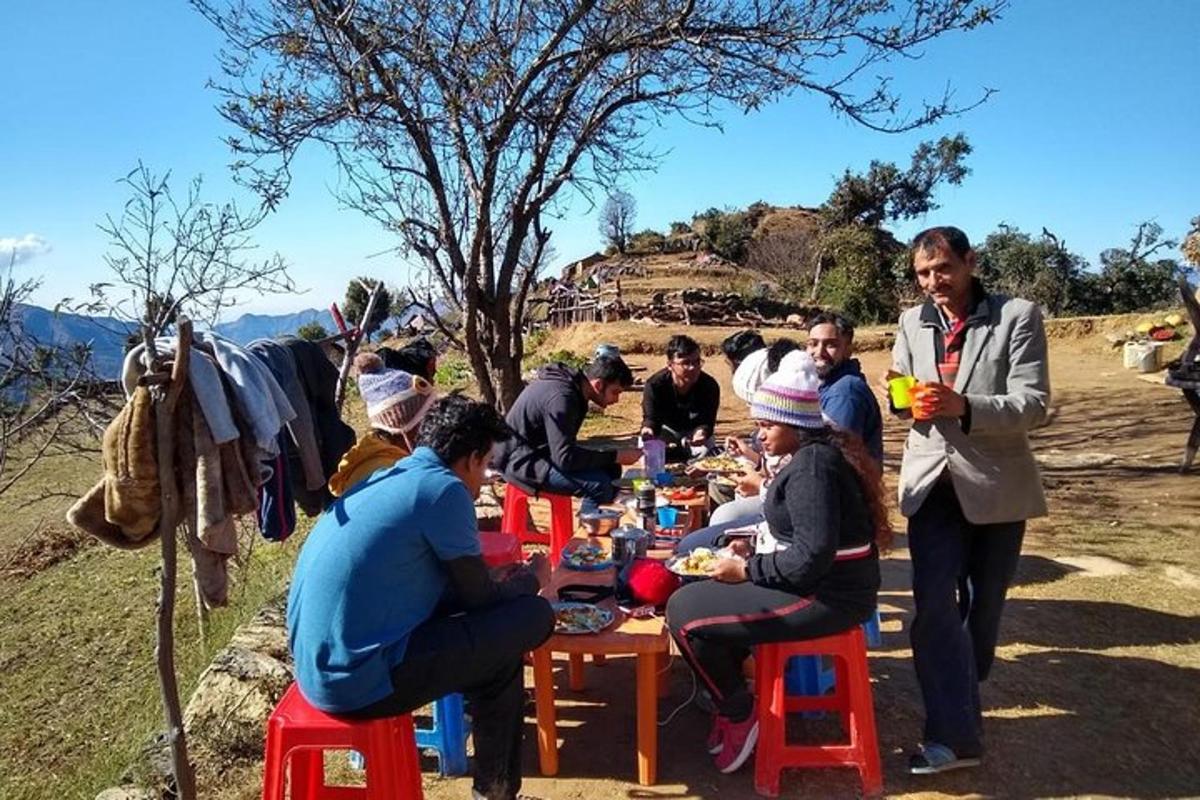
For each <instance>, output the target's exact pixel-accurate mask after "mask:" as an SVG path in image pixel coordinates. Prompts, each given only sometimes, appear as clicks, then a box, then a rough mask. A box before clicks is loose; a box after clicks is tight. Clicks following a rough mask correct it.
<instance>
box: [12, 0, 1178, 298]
mask: <svg viewBox="0 0 1200 800" xmlns="http://www.w3.org/2000/svg"><path fill="white" fill-rule="evenodd" d="M2 19H3V21H4V29H5V45H4V47H3V48H0V97H3V98H4V99H5V108H6V111H7V113H6V114H5V118H6V120H7V122H6V123H5V124H4V125H2V126H0V172H2V174H3V176H4V189H3V191H2V192H0V252H5V251H8V250H11V249H12V248H14V247H15V248H16V250H17V252H18V253H19V260H20V265H19V267H18V271H19V274H20V275H22V276H30V277H34V276H40V277H41V278H42V280H43V287H42V289H41V290H40V292H39V294H38V297H37V299H38V300H39V301H40V302H42V303H43V304H46V305H51V304H53V303H54V302H56V301H57V300H58V299H60V298H62V297H64V296H76V297H78V296H80V295H81V294H82V293H83V292H84V291H85V287H86V285H87V284H88V283H90V282H94V281H102V280H106V279H107V277H108V273H107V272H106V268H105V267H104V265H103V262H102V257H103V255H104V253H105V252H106V249H107V245H106V241H105V237H104V235H103V234H102V233H101V232H100V231H99V230H97V228H96V223H97V222H99V221H101V220H102V219H103V218H104V216H105V214H113V215H117V214H119V212H120V209H121V206H122V204H123V203H124V202H125V200H126V199H127V196H128V193H127V191H126V190H125V188H124V187H122V186H120V185H118V183H117V180H118V179H119V178H120V177H121V176H123V175H124V174H125V173H127V172H128V171H129V170H130V169H132V168H133V167H134V165H135V164H136V163H137V161H138V160H139V159H140V160H142V161H143V162H144V163H146V164H147V165H148V166H149V167H151V168H152V169H155V170H158V171H164V170H167V169H169V170H171V171H172V173H173V175H174V177H175V181H174V182H175V184H176V187H177V190H180V191H182V189H183V188H184V185H185V183H186V181H187V180H188V179H189V178H190V177H192V176H194V175H197V174H203V176H204V178H205V187H206V189H205V196H206V197H207V198H209V199H212V200H225V199H229V198H235V199H239V200H240V201H242V202H245V203H247V204H249V203H252V202H253V198H250V197H248V196H246V195H245V194H244V193H241V192H240V191H239V190H238V189H237V187H235V186H234V185H233V183H232V181H231V180H230V178H229V175H228V170H227V168H226V165H227V163H228V162H229V160H230V159H229V154H228V152H227V151H226V149H225V146H224V145H223V144H222V143H221V141H220V139H221V137H222V136H223V135H225V134H228V133H230V132H231V131H230V130H229V129H228V127H227V126H226V125H225V123H224V122H223V121H222V120H221V119H220V118H219V116H218V115H217V113H216V112H215V110H214V109H213V106H214V105H215V104H216V103H217V97H216V94H215V93H214V92H213V91H212V90H210V89H207V88H206V85H205V84H206V81H207V80H208V79H209V78H210V77H213V76H216V74H217V64H216V52H217V50H218V48H219V45H220V40H219V36H218V35H217V33H216V32H215V31H214V30H212V29H211V28H210V27H209V26H208V25H207V24H206V23H205V22H204V20H203V19H201V18H200V17H199V15H197V14H196V13H195V12H194V11H192V9H191V8H190V6H188V5H187V4H186V3H185V2H183V1H182V0H136V1H135V0H110V2H100V0H91V1H89V2H85V1H84V0H73V1H72V0H62V2H58V3H53V4H36V3H22V4H18V5H15V6H10V7H9V8H8V9H6V10H5V11H4V12H3V17H2ZM1197 41H1200V2H1193V0H1144V1H1143V2H1136V3H1132V2H1123V1H1122V0H1055V1H1053V2H1052V1H1051V0H1036V1H1035V0H1026V1H1025V2H1022V1H1021V0H1015V2H1014V3H1013V7H1012V8H1010V9H1009V10H1008V12H1006V14H1005V17H1004V19H1002V20H1001V21H1000V22H999V23H998V24H996V25H993V26H990V27H988V28H985V29H982V30H980V31H976V32H973V33H970V34H965V35H959V36H954V37H950V38H946V39H944V40H941V41H937V42H934V43H932V44H931V45H930V46H929V47H928V48H927V49H926V51H925V54H924V57H923V58H922V59H920V60H918V61H908V62H904V63H902V64H898V65H896V67H895V69H894V70H893V72H892V74H893V75H894V76H895V82H896V86H897V87H898V88H899V89H900V90H901V91H902V93H903V94H904V95H905V96H906V97H908V98H910V99H912V100H913V101H917V100H919V99H920V98H921V97H932V96H936V95H938V94H940V92H941V90H942V88H943V86H944V85H945V84H946V82H947V81H949V82H950V84H951V85H952V86H953V88H954V89H955V91H956V92H957V95H958V97H959V98H960V99H962V100H963V101H964V102H965V101H969V100H971V99H972V98H974V97H975V96H977V94H978V93H979V92H980V90H981V89H982V88H983V87H990V88H993V89H995V90H997V94H996V95H995V96H994V97H993V98H992V99H991V100H990V101H989V102H988V103H986V104H985V105H984V106H982V107H980V108H978V109H976V110H974V111H972V112H970V113H968V114H967V115H965V116H963V117H960V118H957V119H953V120H950V121H948V122H946V123H945V124H943V125H939V126H936V127H934V128H928V129H924V130H921V131H917V132H913V133H907V134H901V135H886V134H879V133H873V132H870V131H866V130H863V129H861V128H859V127H856V126H854V125H853V124H851V123H850V122H848V121H846V120H842V119H838V118H836V117H834V116H832V115H831V113H830V112H829V111H828V109H827V108H826V107H825V105H824V104H823V103H822V102H821V101H819V100H817V99H816V98H813V97H811V96H803V95H797V96H794V97H791V98H786V99H784V100H782V101H780V102H778V103H776V104H774V105H772V106H770V107H768V108H766V109H765V110H763V111H760V112H758V113H755V114H751V115H743V114H741V113H740V112H736V111H730V112H729V113H727V114H725V115H724V131H723V132H720V131H713V130H706V129H700V128H696V127H694V126H691V125H688V124H686V123H683V122H678V121H672V122H670V123H669V124H667V125H665V126H663V127H662V128H658V129H656V130H654V131H652V132H651V134H650V143H651V145H652V146H654V147H655V148H657V149H659V150H662V151H665V155H664V157H663V159H662V161H661V163H660V165H659V168H658V170H657V171H656V172H654V173H652V174H649V175H641V176H637V177H636V178H634V179H631V180H630V181H629V182H628V188H629V190H630V191H631V192H632V193H633V195H634V197H635V198H636V200H637V202H638V218H637V227H638V228H642V227H655V228H659V229H665V228H666V226H667V225H668V224H669V223H670V222H671V221H672V220H678V219H682V220H686V219H690V217H691V215H692V214H693V213H695V212H697V211H702V210H704V209H706V208H708V207H710V206H719V207H724V206H744V205H746V204H748V203H750V202H753V201H755V200H766V201H768V202H771V203H776V204H780V205H795V204H805V205H816V204H818V203H820V202H821V201H822V200H823V199H824V198H825V197H826V196H827V195H828V193H829V190H830V188H831V186H832V183H833V181H834V180H835V178H836V177H837V176H838V175H839V174H840V173H841V172H842V170H843V169H845V168H846V167H851V168H855V169H862V168H865V167H866V166H867V164H868V163H869V162H870V160H871V159H872V158H878V159H884V160H895V161H898V162H900V163H905V162H907V159H908V156H909V154H910V153H911V152H912V150H913V148H914V147H915V145H916V144H917V143H918V142H919V141H921V140H923V139H928V138H936V137H937V136H941V135H944V134H953V133H957V132H959V131H962V132H964V133H966V134H967V136H968V138H969V139H970V141H971V143H972V145H973V146H974V148H975V152H974V153H973V154H972V155H971V156H970V159H969V164H970V166H971V167H972V170H973V173H972V174H971V175H970V176H969V177H968V178H967V180H966V181H965V182H964V184H963V185H962V186H961V187H957V188H950V189H945V190H943V191H942V192H941V193H940V194H939V199H940V201H941V204H942V208H941V209H940V210H939V211H936V212H934V213H932V214H930V215H929V216H928V217H927V218H925V219H919V220H915V221H912V222H907V223H904V224H903V225H900V226H897V227H896V229H895V232H896V233H897V234H898V235H901V236H905V235H909V234H911V233H913V232H915V231H916V230H918V229H919V228H921V227H925V226H926V225H931V224H942V223H952V224H957V225H959V226H960V227H962V228H964V229H965V230H966V231H967V232H968V234H970V235H971V236H972V238H974V239H977V240H982V238H983V237H984V236H985V235H986V234H987V233H988V232H990V231H992V230H994V229H995V227H996V225H997V224H999V223H1000V222H1008V223H1010V224H1013V225H1016V226H1018V227H1020V228H1021V229H1023V230H1027V231H1030V232H1034V233H1036V232H1039V231H1040V230H1041V228H1042V227H1043V226H1045V227H1047V228H1049V229H1050V230H1052V231H1054V232H1055V233H1057V234H1058V235H1059V236H1060V237H1061V238H1062V239H1064V240H1065V241H1066V243H1067V245H1068V246H1069V247H1070V248H1072V249H1073V250H1075V251H1077V252H1079V253H1081V254H1082V255H1083V256H1084V257H1085V258H1087V259H1088V260H1089V261H1091V262H1092V263H1097V262H1098V256H1099V253H1100V251H1101V250H1102V249H1104V248H1106V247H1111V246H1116V245H1120V244H1122V243H1124V242H1126V241H1128V238H1129V235H1130V234H1131V233H1132V231H1133V229H1134V227H1135V225H1136V224H1137V223H1138V222H1139V221H1141V220H1145V219H1153V220H1155V221H1157V222H1158V223H1159V224H1161V225H1162V226H1163V228H1164V229H1165V230H1166V232H1167V233H1168V234H1169V235H1171V236H1174V237H1176V238H1178V237H1180V236H1182V234H1183V233H1184V232H1185V231H1186V229H1187V223H1188V220H1189V219H1190V218H1191V217H1193V216H1195V215H1198V214H1200V158H1198V157H1197V156H1198V152H1197V151H1198V150H1200V148H1198V147H1197V144H1196V143H1197V142H1198V141H1200V102H1198V100H1197V99H1198V98H1200V47H1198V46H1197ZM296 174H297V177H296V180H295V183H294V184H293V190H292V193H291V195H290V196H289V197H288V199H287V200H286V201H285V202H284V203H283V205H282V206H281V207H280V209H279V210H278V212H277V213H275V214H274V215H273V216H272V217H270V218H269V219H268V220H267V221H266V222H265V223H264V224H263V226H262V227H261V228H260V229H259V230H258V231H257V232H256V235H255V238H256V240H257V241H258V243H259V244H260V246H261V248H262V249H263V250H264V251H266V252H274V251H278V252H279V253H281V254H282V255H283V256H284V257H285V259H286V260H287V261H288V262H289V263H290V264H291V272H292V275H293V278H294V279H295V281H296V283H297V284H298V286H299V287H301V288H303V289H306V290H307V291H306V293H304V294H302V295H299V296H280V297H265V298H255V297H247V298H244V304H243V306H242V307H241V309H239V311H241V310H245V311H256V312H267V313H271V312H283V311H292V310H298V309H301V308H307V307H324V306H327V305H328V304H329V302H330V301H332V300H338V299H340V298H341V296H342V294H343V293H344V290H345V285H346V282H347V281H348V280H349V279H350V278H351V277H353V276H355V275H358V274H371V275H377V276H381V277H383V278H384V279H385V280H387V281H388V282H389V283H403V282H404V281H405V279H406V276H407V274H408V267H407V266H406V265H405V264H403V263H402V262H401V261H400V260H399V259H397V258H396V257H395V256H393V255H390V254H387V253H385V251H387V249H388V248H389V246H390V240H389V239H388V238H387V236H386V235H385V234H383V233H382V232H381V231H379V230H378V229H377V228H376V227H375V225H374V224H373V223H370V222H369V221H367V220H365V219H363V218H361V217H359V216H358V215H357V214H355V213H354V212H352V211H349V210H345V209H342V208H340V207H339V204H338V202H337V200H336V199H335V198H334V197H333V188H334V187H335V185H336V183H337V175H336V172H335V171H334V169H333V167H332V164H331V162H330V161H329V160H328V158H327V157H325V156H324V154H323V153H321V152H320V151H318V150H315V149H312V150H310V151H307V152H305V153H304V154H303V156H302V158H301V160H300V163H299V164H298V168H297V170H296ZM596 216H597V215H596V210H595V209H589V208H588V207H587V206H586V205H585V204H583V203H582V202H575V203H573V204H572V205H571V206H570V207H569V208H568V210H567V214H566V216H565V218H564V219H562V220H561V221H559V222H558V223H557V224H556V225H555V226H554V231H555V232H554V238H553V242H554V245H555V248H556V250H557V253H558V258H559V261H560V262H565V261H568V260H571V259H573V258H577V257H579V256H582V255H586V254H587V253H589V252H591V251H593V250H595V249H597V248H598V246H599V235H598V234H597V231H596V222H597V220H596ZM380 253H384V254H383V255H380ZM3 259H4V261H5V263H7V254H6V252H5V255H4V256H3Z"/></svg>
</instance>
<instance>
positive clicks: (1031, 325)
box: [889, 227, 1050, 774]
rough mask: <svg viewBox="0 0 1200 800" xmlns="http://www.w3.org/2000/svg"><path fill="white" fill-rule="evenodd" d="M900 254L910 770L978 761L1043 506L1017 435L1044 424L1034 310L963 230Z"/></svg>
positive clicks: (1042, 361)
mask: <svg viewBox="0 0 1200 800" xmlns="http://www.w3.org/2000/svg"><path fill="white" fill-rule="evenodd" d="M911 258H912V266H913V271H914V272H915V273H916V278H917V283H918V284H919V286H920V287H921V289H922V291H924V292H925V294H926V296H927V298H926V300H925V302H924V303H923V304H922V305H920V306H917V307H915V308H910V309H908V310H907V311H905V312H904V313H903V314H902V315H901V316H900V329H899V331H898V332H897V334H896V343H895V346H894V348H893V350H892V369H893V372H892V373H889V376H891V375H895V374H902V375H912V376H915V377H916V378H917V379H918V380H919V381H920V382H921V389H920V392H919V395H918V399H917V402H916V405H915V406H914V408H913V414H912V416H913V417H914V418H915V419H916V421H914V422H913V425H912V428H911V430H910V431H909V434H908V440H907V441H906V442H905V445H904V458H903V460H902V462H901V467H900V511H901V513H903V514H904V516H905V517H907V518H908V546H909V552H910V556H911V558H912V570H913V577H912V580H913V598H914V601H915V604H916V611H917V613H916V618H915V619H914V621H913V625H912V630H911V632H910V636H911V640H912V649H913V660H914V662H915V664H916V670H917V679H918V681H919V682H920V684H921V693H922V695H923V697H924V700H925V731H924V736H923V743H922V745H921V749H920V751H919V752H918V753H916V754H914V755H913V756H912V757H911V759H910V763H909V770H910V772H912V773H913V774H931V773H936V772H944V771H946V770H949V769H956V768H960V767H968V766H975V765H977V764H978V763H979V761H980V758H981V757H982V755H983V740H982V733H983V730H982V723H983V717H982V714H981V709H980V701H979V682H980V681H982V680H984V679H985V678H986V677H987V675H988V672H989V670H990V669H991V666H992V660H993V657H994V652H995V647H996V639H997V635H998V633H999V627H1000V612H1001V610H1002V608H1003V606H1004V598H1005V595H1006V593H1007V591H1008V586H1009V584H1010V583H1011V581H1012V578H1013V575H1014V573H1015V571H1016V567H1017V560H1018V557H1019V556H1020V551H1021V540H1022V538H1023V537H1024V534H1025V521H1026V520H1027V519H1029V518H1031V517H1038V516H1044V515H1045V514H1046V501H1045V497H1044V496H1043V494H1042V484H1041V477H1040V476H1039V474H1038V469H1037V465H1036V463H1035V462H1034V459H1033V453H1032V452H1031V451H1030V447H1029V440H1028V432H1029V431H1030V430H1031V429H1032V428H1034V427H1036V426H1038V425H1039V424H1041V423H1042V422H1043V421H1044V419H1045V416H1046V407H1047V404H1048V403H1049V399H1050V380H1049V370H1048V365H1047V357H1046V332H1045V328H1044V326H1043V324H1042V315H1041V312H1040V310H1039V309H1038V307H1037V305H1035V304H1033V303H1030V302H1028V301H1026V300H1019V299H1016V298H1010V297H1005V296H1003V295H998V294H990V293H988V292H987V291H986V290H985V289H984V287H983V284H982V283H980V281H979V280H978V279H977V278H975V277H974V275H973V272H974V268H975V253H974V251H973V250H972V249H971V246H970V243H969V241H968V240H967V236H966V234H964V233H963V232H962V231H961V230H959V229H957V228H953V227H941V228H931V229H929V230H926V231H923V232H921V233H919V234H917V236H916V238H915V239H914V240H913V244H912V252H911ZM893 411H895V409H894V408H893ZM900 413H902V414H903V415H904V416H908V412H907V411H905V412H900Z"/></svg>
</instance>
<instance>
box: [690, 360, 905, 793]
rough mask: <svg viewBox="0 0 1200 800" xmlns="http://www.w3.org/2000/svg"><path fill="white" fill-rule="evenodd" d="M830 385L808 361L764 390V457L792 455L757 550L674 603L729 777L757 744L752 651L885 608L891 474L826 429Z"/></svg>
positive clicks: (783, 371) (712, 749)
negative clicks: (883, 556) (748, 672)
mask: <svg viewBox="0 0 1200 800" xmlns="http://www.w3.org/2000/svg"><path fill="white" fill-rule="evenodd" d="M795 367H799V368H795ZM819 386H820V379H819V378H818V377H817V375H816V372H815V370H812V369H805V368H804V364H803V359H799V360H793V361H792V362H790V365H789V364H788V363H785V364H781V366H780V370H779V371H778V372H776V373H775V374H773V375H771V376H770V377H769V378H767V379H766V381H765V382H764V383H763V384H762V385H761V386H760V387H759V388H758V390H757V391H756V392H755V393H754V399H753V402H752V403H751V416H752V417H753V418H754V420H755V422H756V424H757V425H758V438H759V439H760V440H761V442H762V444H763V449H764V451H765V452H766V453H767V454H768V455H771V456H790V460H789V461H788V463H787V465H786V466H784V467H783V468H782V469H781V470H780V471H779V473H778V474H777V475H776V476H775V479H774V480H773V481H772V482H771V484H770V487H769V488H768V489H767V492H766V495H765V498H764V503H763V509H764V512H765V517H766V519H765V521H764V522H762V523H760V525H759V537H758V547H757V552H753V553H751V552H750V548H749V545H748V544H741V543H739V546H738V550H739V552H740V553H741V554H742V556H741V557H728V558H722V559H720V560H719V561H717V562H716V564H715V566H714V568H713V569H712V571H711V572H710V577H711V578H712V580H705V581H699V582H695V583H690V584H688V585H686V586H684V587H682V588H681V589H679V591H677V592H675V594H674V595H672V597H671V600H670V602H669V603H668V604H667V625H668V626H669V628H670V630H671V635H672V636H673V637H674V639H675V641H676V643H677V644H678V645H679V650H680V652H681V653H682V654H683V657H684V659H685V660H686V661H687V662H688V664H689V665H690V666H691V667H692V669H693V670H694V671H695V673H696V675H697V677H698V678H699V679H700V681H701V683H702V685H703V686H704V687H705V688H706V690H707V691H708V693H709V694H710V695H711V697H712V699H713V701H714V703H715V705H716V707H717V713H716V714H715V715H714V719H713V726H712V730H711V732H710V734H709V739H708V750H709V753H710V754H712V755H713V756H714V758H715V764H716V767H717V768H718V769H719V770H720V771H721V772H726V773H728V772H733V771H735V770H737V769H738V768H740V767H741V766H742V765H743V764H744V763H745V762H746V760H747V759H748V758H749V757H750V754H751V753H752V752H753V751H754V746H755V743H756V742H757V740H758V723H757V721H756V718H755V715H754V697H753V696H752V695H751V694H750V692H749V690H748V688H747V686H746V679H745V676H744V674H743V672H742V662H743V661H745V659H746V657H747V656H748V655H749V654H750V648H751V646H753V645H755V644H761V643H765V642H781V641H796V640H802V639H810V638H815V637H819V636H827V635H831V634H834V633H838V632H840V631H844V630H848V629H849V628H851V627H853V626H854V625H858V624H859V623H861V622H863V621H865V620H866V619H868V618H869V617H870V616H871V615H872V614H873V613H874V611H875V605H876V599H877V594H878V591H879V551H880V549H883V548H886V547H887V546H888V545H889V543H890V540H891V527H890V526H889V525H888V521H887V511H886V509H885V507H884V503H883V487H882V483H881V476H880V471H879V467H878V465H877V464H876V462H875V461H874V460H873V459H872V458H871V457H870V455H869V454H868V453H867V451H866V448H865V447H864V446H863V444H862V442H861V440H859V439H858V438H857V437H854V436H853V435H849V434H845V433H843V432H840V431H837V430H835V429H833V428H831V427H829V426H828V425H827V424H826V422H825V420H824V419H823V418H822V416H821V407H820V398H819V396H818V388H819ZM743 541H744V540H743Z"/></svg>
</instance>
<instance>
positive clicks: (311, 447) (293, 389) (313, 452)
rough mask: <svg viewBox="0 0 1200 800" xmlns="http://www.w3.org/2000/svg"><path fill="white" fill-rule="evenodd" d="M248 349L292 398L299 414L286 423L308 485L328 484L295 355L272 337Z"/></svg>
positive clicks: (252, 344) (256, 341) (310, 486)
mask: <svg viewBox="0 0 1200 800" xmlns="http://www.w3.org/2000/svg"><path fill="white" fill-rule="evenodd" d="M246 349H247V350H249V351H250V352H251V353H253V354H254V355H256V356H258V357H259V358H260V359H262V361H263V363H264V364H266V365H267V369H269V370H270V371H271V374H272V375H273V376H275V380H276V381H277V382H278V383H279V386H280V388H282V389H283V391H284V393H285V394H287V396H288V398H289V400H290V401H291V404H292V409H293V410H294V411H295V412H296V418H295V419H293V420H292V421H291V422H289V423H288V425H287V427H288V431H289V432H290V433H291V435H292V442H293V443H294V444H295V445H296V450H297V451H298V453H299V455H300V464H301V467H302V468H303V471H304V472H303V475H304V484H305V488H308V489H320V488H321V487H322V486H324V485H325V474H324V472H323V471H322V470H321V451H320V449H319V448H318V447H317V433H316V428H315V427H314V423H313V417H312V409H311V406H310V404H309V402H308V397H307V395H305V393H304V384H303V383H301V381H300V375H299V373H298V372H297V370H296V360H295V358H293V357H292V351H291V350H289V349H288V348H287V347H285V346H284V345H282V344H280V343H279V342H276V341H272V340H271V339H257V340H255V341H253V342H251V343H250V344H248V345H246Z"/></svg>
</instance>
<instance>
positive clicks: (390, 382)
mask: <svg viewBox="0 0 1200 800" xmlns="http://www.w3.org/2000/svg"><path fill="white" fill-rule="evenodd" d="M354 369H355V371H356V373H357V379H358V393H359V394H360V395H361V396H362V399H363V402H364V403H366V405H367V418H368V419H369V420H370V422H371V432H370V433H368V434H367V435H366V436H364V437H363V438H362V439H360V440H359V441H358V442H357V443H356V444H355V445H354V447H352V448H350V449H349V450H348V451H347V452H346V454H345V455H344V456H342V460H341V463H339V464H338V470H337V472H336V473H334V475H333V477H332V478H330V479H329V491H331V492H332V493H333V495H334V496H335V497H341V496H342V495H343V494H345V493H346V492H348V491H349V490H350V487H352V486H354V484H356V483H358V482H359V481H361V480H362V479H363V478H366V477H367V476H368V475H370V474H371V473H372V472H375V471H376V470H378V469H383V468H384V467H390V466H391V465H393V464H395V463H396V462H397V461H399V460H400V459H402V458H407V457H408V456H409V455H411V453H412V450H413V442H412V439H411V437H412V435H413V433H414V432H415V431H416V429H417V426H418V425H419V424H420V423H421V420H423V419H424V418H425V413H426V412H427V411H429V407H430V406H431V405H433V401H434V400H436V399H437V393H436V392H434V390H433V384H431V383H430V382H429V381H427V380H425V379H424V378H423V377H421V376H420V375H413V374H411V373H408V372H405V371H404V370H402V369H388V368H387V367H385V366H384V364H383V359H382V358H380V357H379V356H378V355H376V354H375V353H360V354H359V355H358V357H356V358H355V359H354Z"/></svg>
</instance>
